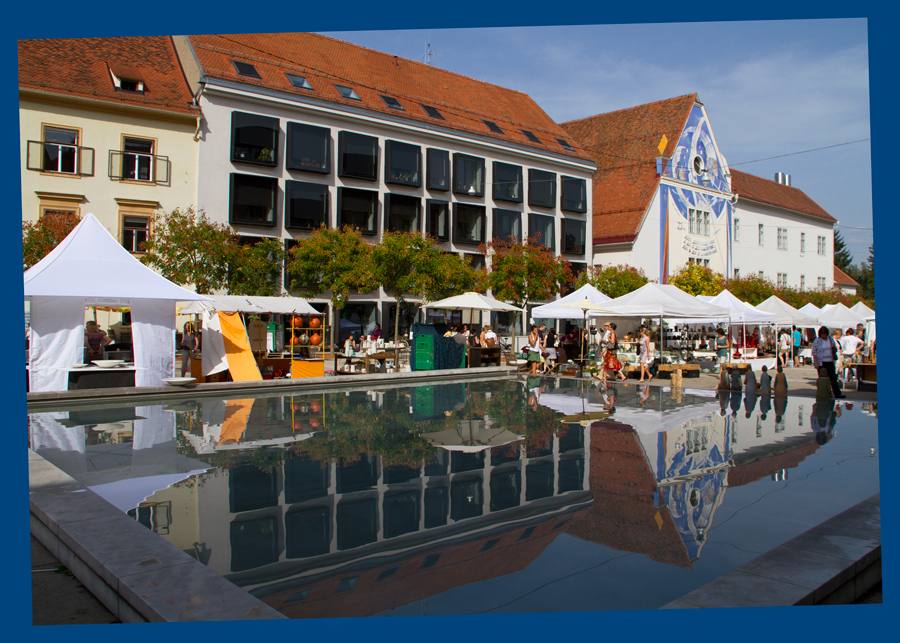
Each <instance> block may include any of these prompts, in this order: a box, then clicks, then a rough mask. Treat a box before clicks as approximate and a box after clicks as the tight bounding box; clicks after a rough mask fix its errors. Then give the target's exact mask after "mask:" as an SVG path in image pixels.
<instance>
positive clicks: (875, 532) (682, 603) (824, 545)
mask: <svg viewBox="0 0 900 643" xmlns="http://www.w3.org/2000/svg"><path fill="white" fill-rule="evenodd" d="M880 580H881V494H875V495H874V496H872V497H871V498H868V499H867V500H864V501H862V502H861V503H859V504H858V505H856V506H854V507H851V508H850V509H848V510H847V511H844V512H843V513H840V514H838V515H837V516H835V517H833V518H831V519H829V520H826V521H825V522H823V523H822V524H821V525H818V526H816V527H813V528H812V529H810V530H808V531H806V532H804V533H802V534H800V535H799V536H797V537H796V538H792V539H791V540H789V541H787V542H786V543H784V544H783V545H781V546H779V547H776V548H775V549H772V550H771V551H768V552H766V553H765V554H763V555H761V556H757V557H756V558H754V559H753V560H751V561H748V562H747V563H744V564H743V565H741V566H740V567H738V568H737V569H734V570H732V571H730V572H728V573H727V574H725V575H724V576H720V577H719V578H717V579H716V580H714V581H712V582H710V583H707V584H706V585H704V586H703V587H699V588H697V589H695V590H694V591H693V592H690V593H688V594H685V595H684V596H682V597H681V598H679V599H677V600H674V601H672V602H671V603H668V604H666V605H663V606H662V607H661V608H660V609H696V608H700V607H764V606H766V607H774V606H785V605H844V604H849V603H853V602H854V601H855V600H856V599H857V598H859V597H860V596H862V595H863V594H865V593H866V592H867V591H868V590H869V589H871V588H872V587H873V586H875V585H876V584H877V583H878V581H880Z"/></svg>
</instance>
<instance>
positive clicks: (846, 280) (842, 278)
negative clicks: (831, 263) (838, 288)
mask: <svg viewBox="0 0 900 643" xmlns="http://www.w3.org/2000/svg"><path fill="white" fill-rule="evenodd" d="M834 283H836V284H841V285H843V286H859V282H858V281H856V280H855V279H854V278H853V277H851V276H850V275H848V274H847V273H846V272H844V271H843V270H841V269H840V268H838V267H837V266H835V267H834Z"/></svg>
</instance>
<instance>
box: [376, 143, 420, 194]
mask: <svg viewBox="0 0 900 643" xmlns="http://www.w3.org/2000/svg"><path fill="white" fill-rule="evenodd" d="M385 147H386V154H385V156H386V158H385V179H384V181H385V183H399V184H401V185H414V186H416V187H418V186H420V185H422V180H421V178H420V171H421V167H422V151H421V148H420V147H419V146H418V145H410V144H409V143H400V142H398V141H387V142H386V143H385Z"/></svg>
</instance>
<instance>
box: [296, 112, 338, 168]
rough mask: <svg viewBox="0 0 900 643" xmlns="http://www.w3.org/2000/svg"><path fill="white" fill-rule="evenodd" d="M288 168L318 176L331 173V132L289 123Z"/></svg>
mask: <svg viewBox="0 0 900 643" xmlns="http://www.w3.org/2000/svg"><path fill="white" fill-rule="evenodd" d="M287 131H288V139H287V167H288V169H290V170H303V171H304V172H316V173H318V174H330V173H331V130H330V129H328V128H327V127H316V126H314V125H305V124H303V123H288V130H287Z"/></svg>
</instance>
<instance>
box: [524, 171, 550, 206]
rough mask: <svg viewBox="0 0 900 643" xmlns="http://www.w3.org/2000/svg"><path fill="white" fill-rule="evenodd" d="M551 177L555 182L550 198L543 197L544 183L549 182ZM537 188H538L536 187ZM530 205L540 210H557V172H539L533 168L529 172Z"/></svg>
mask: <svg viewBox="0 0 900 643" xmlns="http://www.w3.org/2000/svg"><path fill="white" fill-rule="evenodd" d="M550 177H552V178H553V182H552V183H549V185H550V198H549V199H546V198H544V197H543V192H544V190H545V186H544V185H543V184H544V182H545V181H546V182H549V181H550ZM536 186H537V187H536ZM528 205H531V206H537V207H539V208H555V207H556V172H549V171H547V170H537V169H534V168H531V169H529V170H528Z"/></svg>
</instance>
